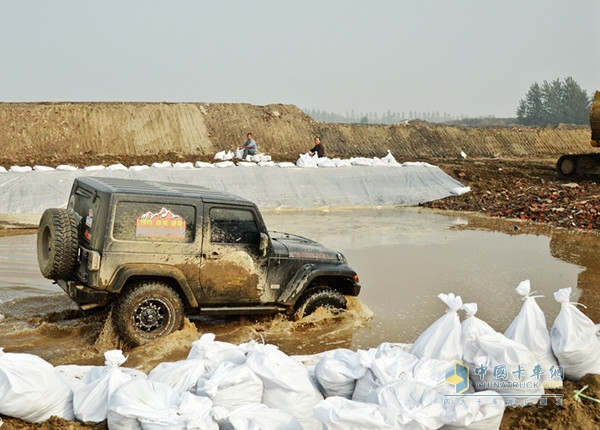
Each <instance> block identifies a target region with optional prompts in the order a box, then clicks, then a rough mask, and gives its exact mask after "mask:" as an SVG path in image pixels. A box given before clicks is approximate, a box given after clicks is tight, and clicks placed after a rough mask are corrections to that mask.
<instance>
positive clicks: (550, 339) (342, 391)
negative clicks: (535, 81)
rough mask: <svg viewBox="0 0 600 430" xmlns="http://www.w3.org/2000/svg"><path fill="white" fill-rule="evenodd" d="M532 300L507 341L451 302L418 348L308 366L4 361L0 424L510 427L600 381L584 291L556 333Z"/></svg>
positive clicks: (201, 351) (200, 355)
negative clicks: (570, 385)
mask: <svg viewBox="0 0 600 430" xmlns="http://www.w3.org/2000/svg"><path fill="white" fill-rule="evenodd" d="M530 289H531V288H530V284H529V282H528V281H524V282H522V283H521V284H519V286H518V287H517V289H516V290H517V293H518V294H519V295H520V296H521V297H522V298H523V300H524V303H523V306H522V308H521V311H520V312H519V314H518V315H517V316H516V317H515V319H514V321H513V322H512V324H511V325H510V327H509V328H508V329H507V330H506V332H505V333H504V334H502V333H499V332H497V331H496V330H494V329H493V328H492V327H491V326H489V325H488V324H487V323H486V322H484V321H482V320H481V319H479V318H477V317H476V316H475V314H476V313H477V305H476V304H474V303H466V304H463V302H462V299H461V297H460V296H455V295H454V294H440V295H439V296H438V297H439V298H440V299H441V300H442V301H443V302H444V303H445V304H446V306H447V310H446V313H445V314H444V315H443V316H442V317H440V318H439V319H438V320H436V321H435V322H434V323H433V324H432V325H431V326H430V327H429V328H428V329H427V330H425V331H424V332H423V333H422V334H421V335H420V336H419V338H418V339H417V340H416V341H415V343H414V344H413V345H412V346H410V345H401V344H392V343H382V344H381V345H379V346H378V347H377V348H371V349H368V350H358V351H351V350H349V349H337V350H332V351H327V352H324V353H321V354H317V355H312V356H304V357H301V356H288V355H286V354H285V353H283V352H282V351H280V350H279V349H278V348H277V347H276V346H274V345H265V344H262V343H257V342H254V341H251V342H247V343H244V344H241V345H233V344H230V343H227V342H219V341H216V340H215V335H214V334H205V335H203V336H202V337H201V338H200V339H198V340H197V341H195V342H193V344H192V346H191V349H190V352H189V353H188V356H187V357H186V359H184V360H180V361H176V362H165V363H161V364H159V365H157V366H156V367H155V368H154V369H153V370H152V371H150V372H149V373H148V375H146V374H145V373H142V372H140V371H138V370H135V369H128V368H125V367H122V365H123V364H124V362H125V360H126V359H125V357H124V356H123V354H122V352H121V351H117V350H113V351H107V352H106V353H105V358H106V361H105V365H104V366H75V365H70V366H57V367H53V366H52V365H51V364H49V363H47V362H45V361H44V360H42V359H40V358H38V357H36V356H33V355H29V354H11V353H4V352H3V351H2V350H1V349H0V414H3V415H6V416H11V417H16V418H20V419H22V420H24V421H27V422H36V423H39V422H42V421H45V420H46V419H48V418H49V417H50V416H57V417H61V418H65V419H68V420H73V419H77V420H79V421H82V422H101V421H104V420H106V421H107V423H108V427H109V428H110V429H119V430H121V429H173V428H182V429H184V428H186V429H192V428H193V429H211V430H212V429H215V430H216V429H235V430H246V429H248V430H249V429H259V428H269V429H286V430H287V429H292V430H294V429H298V430H300V429H309V430H310V429H315V430H317V429H328V430H333V429H340V430H341V429H346V428H352V429H365V430H366V429H373V428H377V429H388V428H389V429H403V428H420V429H437V428H440V427H444V428H446V429H451V428H470V429H472V428H475V429H477V428H482V429H494V428H499V426H500V423H501V420H502V416H503V413H504V408H505V406H506V405H512V406H521V405H527V404H532V403H536V402H537V401H538V400H539V399H540V397H541V396H543V395H544V394H545V392H544V388H543V387H544V385H543V384H544V383H545V382H554V381H556V382H560V381H562V379H563V377H566V378H569V379H579V378H580V377H581V376H583V375H584V374H586V373H600V361H599V360H598V357H599V356H600V341H599V340H598V337H597V327H596V326H595V325H594V323H593V322H592V321H591V320H589V318H587V317H586V316H585V315H583V313H581V312H580V311H579V310H578V309H577V307H576V306H575V305H576V304H574V303H571V302H570V301H569V299H570V294H571V290H570V289H564V290H560V291H558V292H557V293H555V298H556V300H557V301H558V302H559V303H561V305H562V309H561V312H560V314H559V315H558V316H557V318H556V320H555V322H554V325H553V327H552V330H551V331H550V332H549V331H548V329H547V327H546V320H545V317H544V314H543V312H542V310H541V309H540V308H539V306H538V305H537V303H536V301H535V298H536V297H537V296H535V295H534V293H532V292H531V291H530ZM459 311H465V312H466V317H465V318H464V320H463V321H462V322H461V321H460V317H459ZM557 385H559V384H557Z"/></svg>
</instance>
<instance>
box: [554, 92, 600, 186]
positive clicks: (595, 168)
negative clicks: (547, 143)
mask: <svg viewBox="0 0 600 430" xmlns="http://www.w3.org/2000/svg"><path fill="white" fill-rule="evenodd" d="M590 128H591V131H592V136H591V137H592V139H591V140H592V141H591V146H592V147H598V146H600V91H596V94H595V96H594V100H593V101H592V106H591V107H590ZM556 170H557V171H558V175H559V176H561V177H563V178H576V177H596V178H600V153H595V154H568V155H563V156H562V157H560V158H559V159H558V161H557V162H556Z"/></svg>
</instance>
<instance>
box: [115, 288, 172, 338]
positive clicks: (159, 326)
mask: <svg viewBox="0 0 600 430" xmlns="http://www.w3.org/2000/svg"><path fill="white" fill-rule="evenodd" d="M183 317H184V308H183V303H182V301H181V298H180V297H179V295H178V294H177V293H176V292H175V290H173V288H171V287H170V286H168V285H166V284H164V283H162V282H155V281H143V282H138V283H135V284H132V285H130V286H128V287H127V288H126V289H124V290H123V291H122V292H121V294H120V295H119V297H117V299H115V302H114V303H113V307H112V322H113V326H114V328H115V331H116V333H117V335H118V336H119V337H120V338H121V339H122V340H123V341H124V342H125V343H126V344H127V345H129V346H131V347H135V346H139V345H143V344H145V343H148V342H150V341H152V340H154V339H156V338H159V337H163V336H167V335H169V334H171V333H173V332H174V331H176V330H179V329H180V328H181V327H182V325H183Z"/></svg>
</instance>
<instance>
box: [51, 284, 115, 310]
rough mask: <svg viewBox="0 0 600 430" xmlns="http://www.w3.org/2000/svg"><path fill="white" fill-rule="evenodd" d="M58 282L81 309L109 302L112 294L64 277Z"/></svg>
mask: <svg viewBox="0 0 600 430" xmlns="http://www.w3.org/2000/svg"><path fill="white" fill-rule="evenodd" d="M57 283H58V285H59V286H60V288H62V289H63V290H64V291H65V293H67V294H68V295H69V297H70V298H71V300H73V301H74V302H75V303H77V304H78V305H79V307H80V308H81V309H84V310H85V309H91V308H95V307H97V306H103V305H105V304H107V303H108V302H109V295H110V294H109V293H108V292H106V291H101V290H94V289H92V288H88V287H85V286H83V285H80V284H78V283H77V282H74V281H65V280H63V279H59V280H58V281H57Z"/></svg>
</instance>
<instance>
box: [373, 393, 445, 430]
mask: <svg viewBox="0 0 600 430" xmlns="http://www.w3.org/2000/svg"><path fill="white" fill-rule="evenodd" d="M367 402H369V403H375V404H377V405H380V406H383V407H385V408H387V409H390V410H392V411H393V412H394V413H395V415H396V419H397V420H398V423H399V424H400V425H399V426H398V427H397V428H401V429H403V428H410V429H419V428H423V429H437V428H440V427H441V426H442V425H444V418H443V415H444V413H445V412H446V411H445V409H444V396H443V395H441V394H439V393H437V392H436V391H435V390H433V389H432V388H430V387H428V386H426V385H424V384H419V383H417V382H414V381H411V382H407V381H397V382H392V383H390V384H387V385H384V386H383V387H380V388H378V389H377V390H376V391H375V392H373V393H371V395H370V396H369V398H368V399H367Z"/></svg>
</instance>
